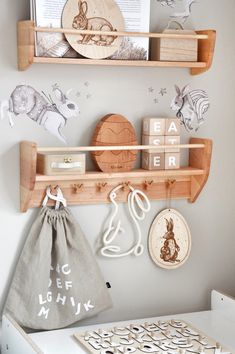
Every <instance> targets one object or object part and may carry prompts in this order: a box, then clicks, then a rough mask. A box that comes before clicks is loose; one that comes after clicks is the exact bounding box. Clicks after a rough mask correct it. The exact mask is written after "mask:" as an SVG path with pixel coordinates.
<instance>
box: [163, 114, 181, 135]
mask: <svg viewBox="0 0 235 354" xmlns="http://www.w3.org/2000/svg"><path fill="white" fill-rule="evenodd" d="M164 135H166V136H169V135H174V136H176V135H180V120H179V119H178V118H166V119H165V134H164Z"/></svg>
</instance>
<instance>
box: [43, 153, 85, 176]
mask: <svg viewBox="0 0 235 354" xmlns="http://www.w3.org/2000/svg"><path fill="white" fill-rule="evenodd" d="M85 170H86V155H85V154H71V153H69V154H64V153H63V154H58V155H55V154H53V153H39V154H38V155H37V173H40V174H42V175H47V176H53V175H55V176H56V175H73V174H84V173H85Z"/></svg>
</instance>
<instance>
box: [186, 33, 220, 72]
mask: <svg viewBox="0 0 235 354" xmlns="http://www.w3.org/2000/svg"><path fill="white" fill-rule="evenodd" d="M196 33H197V34H206V35H207V36H208V39H203V40H201V39H199V40H198V61H199V62H204V63H206V67H205V68H191V69H190V73H191V75H199V74H202V73H204V72H206V71H208V70H209V69H210V68H211V66H212V62H213V57H214V51H215V42H216V31H215V30H204V31H196Z"/></svg>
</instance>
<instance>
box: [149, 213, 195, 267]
mask: <svg viewBox="0 0 235 354" xmlns="http://www.w3.org/2000/svg"><path fill="white" fill-rule="evenodd" d="M148 248H149V253H150V256H151V258H152V260H153V262H154V263H156V264H157V265H158V266H159V267H161V268H165V269H175V268H178V267H180V266H182V265H183V264H184V263H185V262H186V261H187V259H188V257H189V255H190V251H191V234H190V229H189V227H188V224H187V222H186V220H185V219H184V217H183V216H182V215H181V214H180V213H179V212H178V211H177V210H175V209H165V210H163V211H162V212H161V213H160V214H158V215H157V217H156V218H155V219H154V221H153V223H152V226H151V228H150V231H149V239H148Z"/></svg>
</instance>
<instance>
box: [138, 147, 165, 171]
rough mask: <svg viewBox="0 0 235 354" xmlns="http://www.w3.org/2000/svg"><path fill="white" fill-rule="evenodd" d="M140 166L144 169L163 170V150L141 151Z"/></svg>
mask: <svg viewBox="0 0 235 354" xmlns="http://www.w3.org/2000/svg"><path fill="white" fill-rule="evenodd" d="M142 168H143V169H144V170H149V171H152V170H164V169H165V154H164V152H160V153H156V152H152V153H149V152H142Z"/></svg>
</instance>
